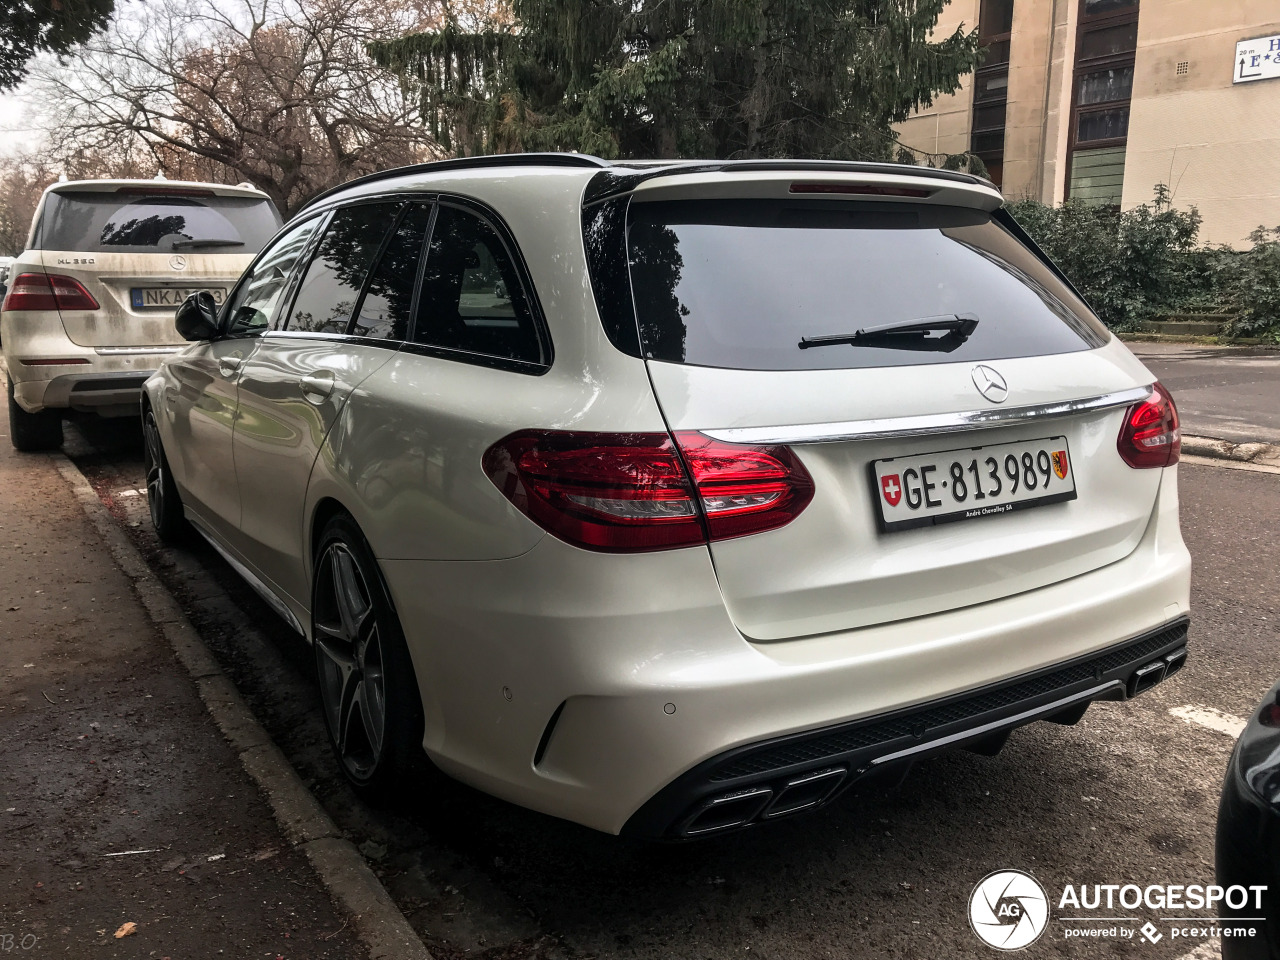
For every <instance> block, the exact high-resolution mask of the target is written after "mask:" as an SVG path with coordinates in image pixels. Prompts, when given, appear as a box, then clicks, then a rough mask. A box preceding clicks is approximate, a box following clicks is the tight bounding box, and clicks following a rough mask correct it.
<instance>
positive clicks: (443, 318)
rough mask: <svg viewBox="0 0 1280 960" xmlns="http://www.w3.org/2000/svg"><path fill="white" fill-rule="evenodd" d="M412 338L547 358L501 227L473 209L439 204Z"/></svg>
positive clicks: (531, 360)
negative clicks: (498, 230)
mask: <svg viewBox="0 0 1280 960" xmlns="http://www.w3.org/2000/svg"><path fill="white" fill-rule="evenodd" d="M414 339H415V340H416V341H417V342H419V343H422V344H427V345H429V346H433V347H444V348H446V349H449V350H464V351H466V352H467V353H477V354H484V355H487V356H492V357H503V358H507V359H511V360H521V361H525V362H528V363H539V362H541V361H542V360H543V357H542V350H541V346H540V344H539V341H538V331H537V328H536V326H535V324H534V320H533V314H532V312H531V311H530V309H529V302H528V300H527V299H526V297H525V293H524V289H523V287H522V286H521V285H520V277H519V274H518V273H517V272H516V269H515V264H514V262H513V261H512V259H511V255H510V254H509V253H508V252H507V249H506V247H505V246H504V245H503V243H502V240H501V239H500V238H499V237H498V234H497V231H495V230H494V228H493V227H492V226H490V225H489V224H488V223H487V222H485V221H484V220H483V219H481V218H480V217H478V216H476V215H475V214H473V213H470V212H469V211H466V210H462V209H459V208H458V207H451V206H447V205H445V204H441V205H440V207H439V212H438V213H437V214H436V225H435V228H434V229H433V230H432V232H431V245H430V248H429V250H428V251H427V265H426V270H425V273H424V275H423V283H422V296H421V303H420V305H419V307H418V321H417V324H416V327H415V330H414Z"/></svg>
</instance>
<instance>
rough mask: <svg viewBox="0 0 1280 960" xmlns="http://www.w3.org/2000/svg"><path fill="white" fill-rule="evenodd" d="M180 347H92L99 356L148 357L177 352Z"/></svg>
mask: <svg viewBox="0 0 1280 960" xmlns="http://www.w3.org/2000/svg"><path fill="white" fill-rule="evenodd" d="M181 349H182V347H94V348H93V350H94V353H96V354H98V356H100V357H150V356H156V355H159V354H166V355H167V354H170V353H177V352H178V351H179V350H181Z"/></svg>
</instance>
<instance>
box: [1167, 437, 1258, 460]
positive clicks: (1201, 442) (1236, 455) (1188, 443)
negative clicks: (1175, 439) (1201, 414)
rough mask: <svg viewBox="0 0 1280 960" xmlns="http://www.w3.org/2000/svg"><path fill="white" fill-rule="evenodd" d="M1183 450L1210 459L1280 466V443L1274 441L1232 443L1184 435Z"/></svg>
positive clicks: (1191, 454)
mask: <svg viewBox="0 0 1280 960" xmlns="http://www.w3.org/2000/svg"><path fill="white" fill-rule="evenodd" d="M1182 452H1183V453H1184V454H1188V455H1190V456H1193V457H1205V458H1207V459H1210V460H1234V461H1235V462H1237V463H1252V464H1256V465H1258V466H1263V467H1280V445H1277V444H1274V443H1232V442H1231V441H1229V440H1215V439H1213V438H1212V437H1190V436H1186V435H1183V437H1182Z"/></svg>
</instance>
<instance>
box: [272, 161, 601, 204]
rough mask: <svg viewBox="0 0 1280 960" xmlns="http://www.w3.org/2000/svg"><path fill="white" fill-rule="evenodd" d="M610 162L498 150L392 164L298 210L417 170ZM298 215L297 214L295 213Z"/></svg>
mask: <svg viewBox="0 0 1280 960" xmlns="http://www.w3.org/2000/svg"><path fill="white" fill-rule="evenodd" d="M609 165H610V164H609V161H608V160H602V159H600V158H599V157H593V156H591V155H590V154H587V153H495V154H488V155H486V156H479V157H454V158H452V159H450V160H432V161H430V162H429V163H414V164H409V165H408V166H404V167H392V168H391V169H390V170H379V171H378V172H377V173H370V174H366V175H365V176H363V177H356V178H355V179H354V180H348V181H347V182H346V183H340V184H338V185H337V186H336V187H331V188H329V189H328V190H326V191H324V192H323V193H320V194H317V195H316V196H314V197H312V198H311V199H310V200H308V201H307V202H306V203H304V204H303V205H302V206H301V207H300V208H299V209H298V213H301V212H302V211H303V210H306V209H307V208H308V207H310V206H314V205H315V204H317V203H319V202H320V201H321V200H324V199H326V198H328V197H331V196H333V195H334V194H335V193H338V192H340V191H342V190H347V189H349V188H350V187H354V186H358V185H360V184H365V183H376V182H377V181H379V180H387V179H390V178H392V177H403V176H409V175H410V174H414V173H435V172H436V171H438V170H472V169H479V168H484V167H590V168H592V169H604V168H606V167H608V166H609ZM295 216H296V214H295Z"/></svg>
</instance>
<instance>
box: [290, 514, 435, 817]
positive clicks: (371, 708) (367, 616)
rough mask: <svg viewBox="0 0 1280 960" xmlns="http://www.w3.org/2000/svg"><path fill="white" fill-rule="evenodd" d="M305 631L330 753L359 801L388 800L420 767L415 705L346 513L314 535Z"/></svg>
mask: <svg viewBox="0 0 1280 960" xmlns="http://www.w3.org/2000/svg"><path fill="white" fill-rule="evenodd" d="M311 628H312V636H313V637H314V639H315V644H314V646H315V659H316V675H317V678H318V680H319V683H320V700H321V705H322V707H323V710H324V717H325V725H326V727H327V728H328V731H329V743H330V746H332V747H333V752H334V755H335V756H336V757H337V758H338V762H339V764H340V765H341V766H342V772H343V773H344V774H345V775H346V777H347V780H348V781H350V782H351V784H352V785H353V786H354V787H355V788H356V789H357V790H358V791H359V792H360V793H361V794H363V795H364V796H365V798H366V799H369V800H376V801H386V800H390V799H391V798H392V791H393V790H395V789H403V788H404V786H405V782H406V778H410V777H414V776H417V775H418V774H419V772H420V771H422V770H423V768H425V766H426V764H425V757H424V755H423V753H422V703H421V700H420V699H419V697H418V686H417V680H416V677H415V675H414V671H413V662H412V661H411V660H410V658H409V651H408V648H407V647H406V646H405V641H404V634H403V632H402V631H401V629H400V621H399V619H398V618H397V616H396V613H395V609H394V608H393V607H392V605H391V599H390V596H389V594H388V592H387V588H386V585H385V584H384V582H383V580H382V574H381V572H380V571H379V570H378V565H377V561H376V560H375V559H374V557H373V552H372V551H371V550H370V549H369V546H368V544H367V543H366V542H365V539H364V536H363V535H362V534H361V532H360V528H359V527H358V526H356V523H355V521H354V520H352V519H351V518H350V517H349V516H347V515H346V514H339V515H338V516H336V517H334V518H333V519H332V520H330V521H329V522H328V523H327V524H325V527H324V530H323V532H322V533H321V535H320V542H319V546H318V548H317V551H316V566H315V574H314V576H313V577H312V587H311Z"/></svg>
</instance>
